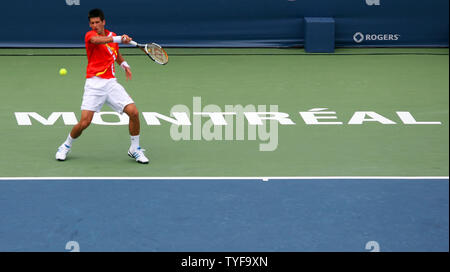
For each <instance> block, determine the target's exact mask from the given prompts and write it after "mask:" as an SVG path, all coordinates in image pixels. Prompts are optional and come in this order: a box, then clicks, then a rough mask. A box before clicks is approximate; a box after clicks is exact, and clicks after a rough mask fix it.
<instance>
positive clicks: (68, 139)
mask: <svg viewBox="0 0 450 272" xmlns="http://www.w3.org/2000/svg"><path fill="white" fill-rule="evenodd" d="M73 141H75V139H74V138H72V137H70V133H69V136H67V139H66V141H65V142H64V144H65V145H67V146H69V147H72V143H73Z"/></svg>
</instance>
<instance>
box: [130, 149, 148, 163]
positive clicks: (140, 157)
mask: <svg viewBox="0 0 450 272" xmlns="http://www.w3.org/2000/svg"><path fill="white" fill-rule="evenodd" d="M144 151H145V149H142V148H141V147H140V146H139V147H138V148H136V149H135V150H132V149H131V148H130V149H129V150H128V156H130V157H132V158H133V159H136V161H137V162H138V163H143V164H147V163H148V161H149V160H148V159H147V157H146V156H145V155H144Z"/></svg>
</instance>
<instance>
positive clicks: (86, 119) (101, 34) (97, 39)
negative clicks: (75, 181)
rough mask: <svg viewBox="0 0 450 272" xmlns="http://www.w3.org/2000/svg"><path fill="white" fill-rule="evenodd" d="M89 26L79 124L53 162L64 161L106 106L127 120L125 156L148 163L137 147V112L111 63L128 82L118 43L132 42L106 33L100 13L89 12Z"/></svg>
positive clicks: (101, 13) (97, 11)
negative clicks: (127, 117)
mask: <svg viewBox="0 0 450 272" xmlns="http://www.w3.org/2000/svg"><path fill="white" fill-rule="evenodd" d="M88 18H89V25H90V27H91V28H92V30H91V31H89V32H87V33H86V36H85V44H86V53H87V58H88V65H87V72H86V83H85V85H84V95H83V101H82V103H81V120H80V122H79V123H78V124H76V125H75V126H74V127H73V128H72V130H71V132H70V133H69V135H68V136H67V139H66V141H65V142H64V143H63V144H62V145H61V146H60V147H59V148H58V151H57V152H56V156H55V157H56V159H57V160H58V161H64V160H66V157H67V154H68V153H69V152H70V150H71V148H72V143H73V142H74V140H75V139H77V138H78V137H79V136H80V135H81V133H82V132H83V131H84V130H85V129H86V128H87V127H88V126H89V125H90V123H91V121H92V118H93V116H94V113H95V112H99V111H100V109H101V108H102V106H103V104H104V103H106V104H107V105H109V106H110V107H111V108H112V109H114V110H115V111H117V112H118V113H120V114H122V113H126V114H127V115H128V116H129V119H130V122H129V132H130V136H131V146H130V148H129V149H128V155H129V156H130V157H132V158H134V159H135V160H136V161H137V162H139V163H144V164H146V163H148V161H149V160H148V159H147V157H146V156H145V155H144V149H142V148H141V147H140V145H139V132H140V122H139V111H138V109H137V108H136V105H135V104H134V102H133V100H132V99H131V97H130V96H129V95H128V93H127V92H126V91H125V89H124V88H123V87H122V85H120V84H119V83H118V82H117V79H116V77H115V72H116V71H115V67H114V61H116V62H117V63H118V64H119V65H120V67H122V68H123V69H124V71H125V74H126V78H127V80H129V79H131V76H132V75H131V70H130V66H129V65H128V63H127V62H126V61H125V60H124V58H123V56H122V55H121V54H120V53H119V45H118V44H119V43H125V44H126V43H129V42H130V41H131V40H132V39H131V38H130V37H129V36H128V35H125V34H124V35H121V36H117V35H116V34H115V33H114V32H111V31H108V30H107V29H105V16H104V14H103V12H102V11H101V10H100V9H93V10H91V11H89V16H88Z"/></svg>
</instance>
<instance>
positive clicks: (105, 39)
mask: <svg viewBox="0 0 450 272" xmlns="http://www.w3.org/2000/svg"><path fill="white" fill-rule="evenodd" d="M116 37H117V36H116ZM119 37H121V42H122V43H129V42H130V41H131V40H132V39H131V38H130V37H128V35H126V34H124V35H122V36H119ZM89 42H90V43H93V44H106V43H112V42H114V39H113V37H111V36H99V35H96V36H92V37H91V38H90V39H89Z"/></svg>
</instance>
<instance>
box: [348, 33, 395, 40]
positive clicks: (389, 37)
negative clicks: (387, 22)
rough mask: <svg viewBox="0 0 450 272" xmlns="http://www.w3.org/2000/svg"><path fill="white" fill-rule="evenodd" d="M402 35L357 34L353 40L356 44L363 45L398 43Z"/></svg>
mask: <svg viewBox="0 0 450 272" xmlns="http://www.w3.org/2000/svg"><path fill="white" fill-rule="evenodd" d="M399 39H400V34H365V35H364V34H363V33H361V32H356V33H355V34H354V35H353V40H354V41H355V42H356V43H362V42H363V41H398V40H399Z"/></svg>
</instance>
